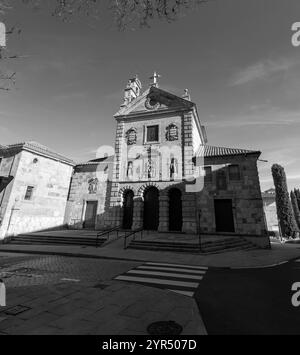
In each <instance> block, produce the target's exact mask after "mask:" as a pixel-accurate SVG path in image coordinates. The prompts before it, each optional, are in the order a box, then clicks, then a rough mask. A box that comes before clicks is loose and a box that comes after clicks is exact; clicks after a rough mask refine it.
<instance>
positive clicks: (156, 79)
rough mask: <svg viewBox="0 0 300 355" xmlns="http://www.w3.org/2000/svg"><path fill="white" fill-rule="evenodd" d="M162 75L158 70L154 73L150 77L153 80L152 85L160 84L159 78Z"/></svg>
mask: <svg viewBox="0 0 300 355" xmlns="http://www.w3.org/2000/svg"><path fill="white" fill-rule="evenodd" d="M160 77H161V75H159V74H157V73H156V71H155V72H154V74H153V75H152V76H151V77H150V79H152V80H153V83H151V86H156V87H157V86H158V79H159V78H160Z"/></svg>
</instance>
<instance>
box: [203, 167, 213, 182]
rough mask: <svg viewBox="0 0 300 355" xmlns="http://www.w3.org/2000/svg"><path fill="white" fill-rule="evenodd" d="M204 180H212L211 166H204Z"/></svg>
mask: <svg viewBox="0 0 300 355" xmlns="http://www.w3.org/2000/svg"><path fill="white" fill-rule="evenodd" d="M204 181H205V182H212V170H211V166H205V167H204Z"/></svg>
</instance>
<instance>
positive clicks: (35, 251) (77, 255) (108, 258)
mask: <svg viewBox="0 0 300 355" xmlns="http://www.w3.org/2000/svg"><path fill="white" fill-rule="evenodd" d="M0 252H1V253H16V254H33V255H58V256H66V257H70V258H87V259H107V260H118V261H133V262H141V263H144V262H145V260H141V259H127V258H119V257H115V256H104V255H92V254H80V253H73V254H71V253H65V252H59V251H55V252H54V251H43V250H41V251H38V250H3V249H1V248H0Z"/></svg>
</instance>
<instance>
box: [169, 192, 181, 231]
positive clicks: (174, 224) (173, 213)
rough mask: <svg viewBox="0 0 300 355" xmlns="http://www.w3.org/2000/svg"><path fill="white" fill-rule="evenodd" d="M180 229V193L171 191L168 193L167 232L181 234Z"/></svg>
mask: <svg viewBox="0 0 300 355" xmlns="http://www.w3.org/2000/svg"><path fill="white" fill-rule="evenodd" d="M181 229H182V201H181V191H180V190H179V189H175V188H173V189H171V190H170V191H169V230H170V231H174V232H181Z"/></svg>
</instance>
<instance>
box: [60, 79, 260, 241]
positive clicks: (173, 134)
mask: <svg viewBox="0 0 300 355" xmlns="http://www.w3.org/2000/svg"><path fill="white" fill-rule="evenodd" d="M157 79H158V75H156V73H155V74H154V76H153V77H152V80H153V82H152V83H151V85H150V87H149V88H147V90H145V91H144V92H142V85H141V82H140V80H139V79H138V78H137V77H135V78H133V79H130V80H129V82H128V84H127V87H126V88H125V94H124V102H123V104H122V105H121V107H120V110H119V111H118V112H117V113H116V114H115V116H114V117H115V120H116V140H115V147H114V151H113V154H111V155H110V154H109V153H110V152H109V151H108V152H107V153H106V154H104V155H103V157H102V158H99V159H95V160H92V161H89V162H86V163H82V164H79V165H76V166H75V168H74V173H73V177H72V181H71V187H70V192H69V197H68V203H67V213H66V220H65V222H66V223H67V224H68V226H69V228H96V229H104V230H105V229H109V228H111V227H115V226H120V227H121V228H124V229H132V230H135V229H139V228H143V229H145V230H154V231H158V232H177V233H178V232H179V233H180V232H182V233H193V234H195V233H198V232H199V231H201V233H207V234H216V233H221V234H224V233H225V234H226V233H228V234H238V235H243V236H252V237H257V240H258V241H259V243H262V244H265V243H266V238H265V235H266V223H265V216H264V211H263V203H262V198H261V191H260V185H259V176H258V170H257V160H258V158H259V156H260V154H261V153H260V152H259V151H252V150H244V149H235V148H224V147H216V146H211V145H209V144H208V140H207V136H206V131H205V127H204V126H203V124H202V122H201V120H200V118H199V115H198V111H197V106H196V104H195V103H193V102H192V101H191V99H190V96H189V93H188V91H187V90H185V91H184V94H183V96H182V97H178V96H176V95H174V94H172V93H170V92H167V91H165V90H163V89H161V88H160V87H158V82H157V81H158V80H157Z"/></svg>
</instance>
